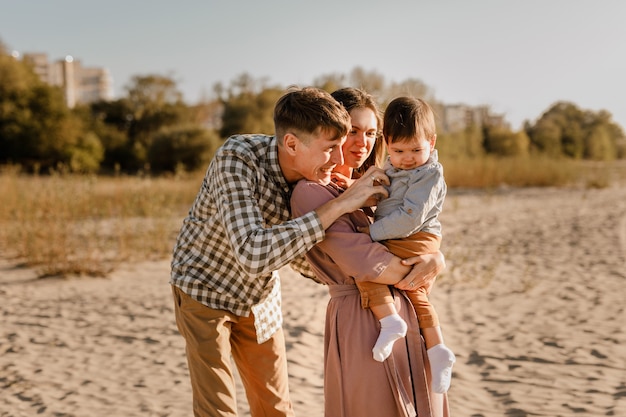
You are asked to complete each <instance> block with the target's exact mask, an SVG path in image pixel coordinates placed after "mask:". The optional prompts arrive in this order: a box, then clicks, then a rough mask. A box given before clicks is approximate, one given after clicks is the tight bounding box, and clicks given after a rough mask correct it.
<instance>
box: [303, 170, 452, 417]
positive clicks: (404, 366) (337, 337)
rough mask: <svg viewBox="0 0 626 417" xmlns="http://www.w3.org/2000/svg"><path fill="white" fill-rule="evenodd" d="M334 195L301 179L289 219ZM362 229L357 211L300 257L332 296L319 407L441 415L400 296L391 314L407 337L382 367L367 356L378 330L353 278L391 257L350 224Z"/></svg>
mask: <svg viewBox="0 0 626 417" xmlns="http://www.w3.org/2000/svg"><path fill="white" fill-rule="evenodd" d="M339 193H340V190H338V189H337V188H336V187H334V186H333V185H332V184H331V185H329V186H322V185H319V184H316V183H313V182H308V181H305V180H303V181H300V182H299V183H298V184H297V185H296V187H295V188H294V190H293V194H292V197H291V210H292V214H293V216H294V217H297V216H300V215H302V214H304V213H307V212H309V211H311V210H315V209H316V208H318V207H319V206H321V205H322V204H324V203H326V202H327V201H329V200H331V199H333V198H335V197H337V196H338V195H339ZM367 224H369V218H368V217H367V215H366V214H365V213H363V212H362V211H360V210H359V211H356V212H353V213H350V214H346V215H344V216H342V217H340V218H339V219H338V220H337V221H336V222H335V223H334V224H333V225H332V226H331V227H330V228H328V230H327V231H326V238H325V239H324V240H323V241H322V242H320V243H318V244H317V245H316V246H315V247H314V248H313V249H311V250H310V251H309V253H308V254H307V259H308V261H309V263H310V264H311V267H312V269H313V270H314V271H315V274H316V276H317V278H318V279H319V280H320V281H321V282H323V283H324V284H327V285H328V289H329V294H330V296H331V298H330V301H329V303H328V307H327V310H326V328H325V334H324V402H325V404H324V409H325V416H326V417H395V416H398V417H406V416H415V415H418V416H420V417H427V416H428V417H430V416H433V417H447V416H449V409H448V404H447V396H446V395H445V394H444V395H441V394H435V393H432V392H430V389H429V387H430V383H429V377H428V374H429V372H427V367H428V359H427V356H426V348H425V346H424V343H423V339H422V337H421V336H420V334H419V326H418V322H417V317H416V315H415V312H414V310H413V307H412V306H411V304H410V302H409V300H408V299H407V298H406V296H404V293H403V292H402V291H398V290H395V289H394V290H393V294H394V297H395V306H396V309H397V310H398V313H399V314H400V315H401V316H402V318H403V319H404V320H405V321H406V322H407V324H408V326H409V331H408V333H407V336H406V338H404V339H400V340H398V341H396V343H395V345H394V348H393V352H392V354H391V356H390V357H389V358H388V359H387V360H385V361H384V362H383V363H381V362H377V361H375V360H374V359H373V357H372V347H373V346H374V343H375V342H376V339H377V337H378V334H379V331H380V325H379V323H378V320H376V318H375V317H374V316H373V314H372V312H371V311H370V310H366V309H363V308H361V301H360V295H359V291H358V289H357V287H356V285H355V280H363V281H370V280H373V279H375V278H376V277H377V276H378V275H380V273H382V271H384V269H385V267H386V266H387V265H388V264H389V262H390V260H391V259H392V258H393V255H392V254H391V253H390V252H389V251H388V250H387V249H386V248H385V247H384V246H383V245H381V244H379V243H375V242H372V240H371V239H370V238H369V235H367V234H365V233H360V232H358V231H357V229H356V227H357V226H365V225H367Z"/></svg>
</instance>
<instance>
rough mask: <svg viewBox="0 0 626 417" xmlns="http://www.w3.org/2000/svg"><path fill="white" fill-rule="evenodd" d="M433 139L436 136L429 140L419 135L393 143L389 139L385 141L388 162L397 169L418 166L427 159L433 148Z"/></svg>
mask: <svg viewBox="0 0 626 417" xmlns="http://www.w3.org/2000/svg"><path fill="white" fill-rule="evenodd" d="M390 139H391V138H390ZM435 139H436V137H433V138H432V139H430V140H429V139H426V138H424V137H421V138H415V139H414V140H410V141H401V142H394V143H391V140H389V141H388V142H387V152H388V153H389V162H391V165H393V166H394V168H397V169H413V168H417V167H420V166H422V165H424V164H425V163H426V161H428V158H430V154H431V152H432V151H433V149H435Z"/></svg>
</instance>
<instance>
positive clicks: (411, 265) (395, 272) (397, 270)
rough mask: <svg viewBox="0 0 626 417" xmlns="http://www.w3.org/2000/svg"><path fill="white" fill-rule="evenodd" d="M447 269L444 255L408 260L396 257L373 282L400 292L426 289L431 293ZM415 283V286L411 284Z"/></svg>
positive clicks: (434, 254)
mask: <svg viewBox="0 0 626 417" xmlns="http://www.w3.org/2000/svg"><path fill="white" fill-rule="evenodd" d="M445 267H446V262H445V258H444V256H443V253H441V252H436V253H429V254H426V255H420V256H415V257H412V258H408V259H400V258H398V257H394V258H393V260H392V261H391V262H390V263H389V265H388V266H387V268H386V269H385V270H384V271H383V273H381V274H380V275H379V276H378V277H377V278H376V279H375V280H372V282H377V283H379V284H389V285H394V286H395V287H396V288H398V289H400V290H410V289H414V288H419V287H425V288H426V290H427V292H430V290H431V289H432V287H433V285H434V284H435V280H436V278H437V275H439V274H440V273H441V272H442V271H443V270H444V269H445ZM411 282H413V285H410V283H411Z"/></svg>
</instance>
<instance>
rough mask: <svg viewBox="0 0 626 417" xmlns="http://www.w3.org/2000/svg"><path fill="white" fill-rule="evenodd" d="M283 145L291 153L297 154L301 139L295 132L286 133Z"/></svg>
mask: <svg viewBox="0 0 626 417" xmlns="http://www.w3.org/2000/svg"><path fill="white" fill-rule="evenodd" d="M283 145H284V148H285V150H286V151H287V153H288V154H289V155H295V154H296V151H297V148H298V145H300V139H298V137H297V136H296V135H294V134H293V133H285V136H283Z"/></svg>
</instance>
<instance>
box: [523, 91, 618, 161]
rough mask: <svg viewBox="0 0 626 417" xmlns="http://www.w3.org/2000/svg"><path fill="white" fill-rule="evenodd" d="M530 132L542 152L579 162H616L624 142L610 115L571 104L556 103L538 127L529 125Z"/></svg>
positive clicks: (534, 143)
mask: <svg viewBox="0 0 626 417" xmlns="http://www.w3.org/2000/svg"><path fill="white" fill-rule="evenodd" d="M527 132H528V136H529V137H530V140H531V143H532V145H533V146H534V147H535V148H536V149H538V150H539V151H543V152H546V153H548V155H550V156H559V155H565V156H568V157H571V158H576V159H581V158H587V159H607V158H608V159H613V158H615V157H617V156H618V155H619V152H618V149H619V143H620V142H621V141H623V140H624V139H623V138H624V133H623V131H622V129H621V127H619V126H618V125H616V124H615V123H613V122H612V121H611V114H610V113H609V112H607V111H604V110H601V111H599V112H593V111H589V110H581V109H579V108H578V107H577V106H576V105H574V104H572V103H567V102H559V103H556V104H554V105H553V106H552V107H551V108H550V109H548V110H547V111H546V112H545V113H544V114H543V115H542V116H541V118H539V120H538V121H537V123H536V124H535V125H534V126H530V125H527Z"/></svg>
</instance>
